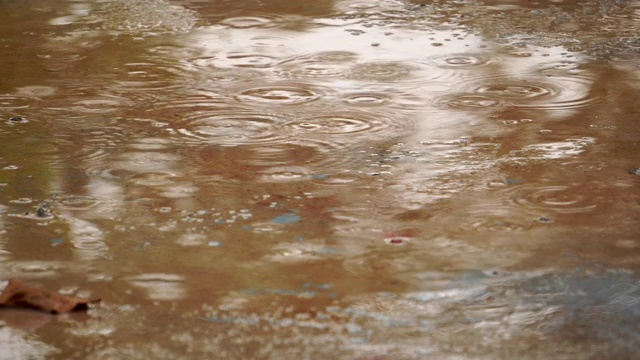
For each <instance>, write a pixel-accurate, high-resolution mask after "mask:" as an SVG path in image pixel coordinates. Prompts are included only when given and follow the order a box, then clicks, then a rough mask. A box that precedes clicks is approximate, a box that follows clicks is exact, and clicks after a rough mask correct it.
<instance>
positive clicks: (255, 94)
mask: <svg viewBox="0 0 640 360" xmlns="http://www.w3.org/2000/svg"><path fill="white" fill-rule="evenodd" d="M322 96H323V93H321V92H319V91H318V90H316V89H315V88H313V87H310V86H309V87H304V86H302V85H301V86H286V85H283V86H268V87H257V88H252V89H248V90H244V91H242V92H240V93H239V94H238V95H236V97H235V98H236V99H237V100H238V101H241V102H258V103H263V104H272V105H298V104H304V103H308V102H311V101H315V100H318V99H320V98H321V97H322Z"/></svg>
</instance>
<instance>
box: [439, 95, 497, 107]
mask: <svg viewBox="0 0 640 360" xmlns="http://www.w3.org/2000/svg"><path fill="white" fill-rule="evenodd" d="M437 103H438V104H439V105H441V106H444V107H446V108H451V109H458V110H474V109H485V108H495V107H498V106H501V105H502V101H500V100H499V99H497V98H494V97H490V96H483V95H473V94H460V95H445V96H444V97H441V98H439V99H437Z"/></svg>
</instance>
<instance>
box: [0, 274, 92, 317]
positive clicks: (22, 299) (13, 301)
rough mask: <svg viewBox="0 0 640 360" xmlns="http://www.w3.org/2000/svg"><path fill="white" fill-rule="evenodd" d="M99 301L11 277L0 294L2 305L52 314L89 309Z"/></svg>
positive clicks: (0, 303)
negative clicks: (48, 289) (45, 288)
mask: <svg viewBox="0 0 640 360" xmlns="http://www.w3.org/2000/svg"><path fill="white" fill-rule="evenodd" d="M99 301H100V299H96V300H89V299H79V298H74V297H69V296H64V295H60V294H58V293H56V292H52V291H47V290H44V289H40V288H39V287H36V286H33V285H30V284H27V283H25V282H23V281H21V280H17V279H9V284H8V285H7V287H6V288H5V289H4V291H3V292H2V294H0V306H15V307H23V308H30V309H37V310H42V311H45V312H48V313H52V314H64V313H68V312H71V311H78V310H87V309H88V305H89V304H91V303H96V302H99Z"/></svg>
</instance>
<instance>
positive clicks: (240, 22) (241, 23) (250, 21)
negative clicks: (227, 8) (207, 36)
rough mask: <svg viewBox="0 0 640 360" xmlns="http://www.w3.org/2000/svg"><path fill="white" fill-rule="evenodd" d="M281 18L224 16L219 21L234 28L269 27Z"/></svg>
mask: <svg viewBox="0 0 640 360" xmlns="http://www.w3.org/2000/svg"><path fill="white" fill-rule="evenodd" d="M280 22H281V19H279V18H276V17H260V16H238V17H231V18H226V19H224V20H222V21H221V22H220V24H222V25H226V26H229V27H232V28H235V29H251V28H271V27H276V26H278V25H279V24H280Z"/></svg>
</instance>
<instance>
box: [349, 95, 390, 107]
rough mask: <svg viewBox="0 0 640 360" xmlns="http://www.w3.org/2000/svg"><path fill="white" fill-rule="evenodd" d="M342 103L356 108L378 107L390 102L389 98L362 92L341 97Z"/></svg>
mask: <svg viewBox="0 0 640 360" xmlns="http://www.w3.org/2000/svg"><path fill="white" fill-rule="evenodd" d="M342 101H344V102H345V103H347V104H349V105H356V106H379V105H385V104H387V103H389V102H390V101H391V97H390V96H389V95H386V94H381V93H375V92H362V93H354V94H347V95H345V96H344V97H343V99H342Z"/></svg>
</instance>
